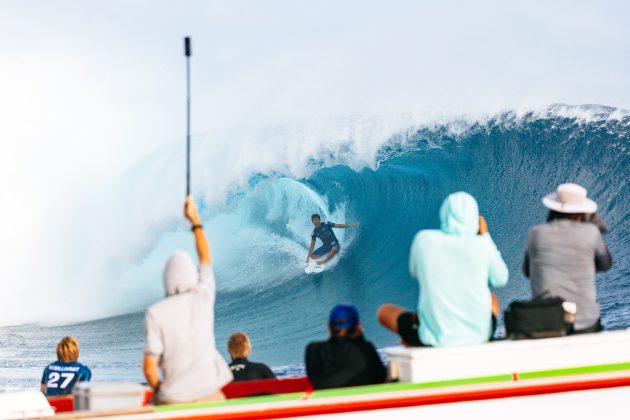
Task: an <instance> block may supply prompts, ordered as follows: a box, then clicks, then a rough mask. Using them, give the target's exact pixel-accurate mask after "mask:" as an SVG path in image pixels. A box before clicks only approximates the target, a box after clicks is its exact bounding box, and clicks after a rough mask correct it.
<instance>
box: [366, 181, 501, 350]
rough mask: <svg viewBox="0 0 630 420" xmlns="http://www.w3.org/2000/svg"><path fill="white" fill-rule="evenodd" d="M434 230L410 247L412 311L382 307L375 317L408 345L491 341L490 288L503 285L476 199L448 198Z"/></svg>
mask: <svg viewBox="0 0 630 420" xmlns="http://www.w3.org/2000/svg"><path fill="white" fill-rule="evenodd" d="M440 221H441V227H440V229H439V230H421V231H420V232H418V233H417V234H416V236H415V238H414V240H413V243H412V245H411V252H410V255H409V271H410V273H411V276H412V277H414V278H416V279H417V280H418V283H419V285H420V298H419V302H418V312H417V313H412V312H408V311H406V310H405V309H403V308H400V307H398V306H394V305H383V306H381V307H380V308H379V310H378V319H379V321H380V322H381V324H383V325H384V326H385V327H386V328H388V329H389V330H391V331H393V332H394V333H396V334H398V335H399V336H400V337H401V338H402V342H403V344H405V345H409V346H435V347H442V346H459V345H468V344H478V343H483V342H486V341H488V340H490V339H492V336H493V334H494V327H495V326H496V319H497V317H498V313H499V303H498V300H497V299H496V297H495V296H494V294H492V293H491V292H490V287H502V286H504V285H505V284H506V283H507V281H508V269H507V267H506V265H505V262H503V259H502V258H501V253H500V252H499V251H498V250H497V247H496V246H495V244H494V242H493V241H492V238H491V237H490V234H489V233H488V227H487V225H486V222H485V220H484V219H483V218H482V217H480V216H479V208H478V206H477V201H476V200H475V199H474V198H473V197H472V196H471V195H470V194H467V193H465V192H457V193H453V194H451V195H449V196H448V197H447V198H446V199H445V200H444V202H443V203H442V206H441V208H440Z"/></svg>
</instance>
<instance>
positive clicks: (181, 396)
mask: <svg viewBox="0 0 630 420" xmlns="http://www.w3.org/2000/svg"><path fill="white" fill-rule="evenodd" d="M184 215H185V216H186V218H187V219H188V220H189V221H190V223H191V224H192V231H193V234H194V235H195V245H196V248H197V255H198V256H199V269H198V270H197V268H196V267H195V265H194V263H193V261H192V259H191V258H190V256H189V255H188V254H187V253H186V252H183V251H178V252H176V253H175V254H173V256H172V257H171V258H170V260H169V261H168V263H167V264H166V268H165V270H164V288H165V290H166V298H165V299H163V300H161V301H160V302H157V303H156V304H154V305H152V306H151V307H150V308H149V309H148V310H147V313H146V317H145V334H146V335H145V347H144V362H143V370H144V376H145V378H146V380H147V383H148V384H149V386H150V387H151V388H152V389H153V392H154V402H155V403H156V404H169V403H183V402H196V401H214V400H221V399H224V398H225V396H224V395H223V393H222V392H221V389H222V388H223V386H225V385H226V384H227V383H229V382H230V381H232V372H231V371H230V369H229V368H228V366H227V363H226V362H225V360H223V358H222V357H221V355H220V354H219V352H218V351H217V348H216V344H215V339H214V303H215V294H216V285H215V280H214V273H213V271H212V265H211V264H212V263H211V259H210V248H209V246H208V241H207V239H206V237H205V235H204V232H203V227H202V226H201V223H200V219H199V214H198V213H197V206H196V205H195V202H194V201H193V199H192V197H190V196H188V197H187V198H186V205H185V207H184ZM158 367H159V369H160V370H161V371H162V378H163V379H162V380H160V376H159V373H158Z"/></svg>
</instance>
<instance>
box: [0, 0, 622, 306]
mask: <svg viewBox="0 0 630 420" xmlns="http://www.w3.org/2000/svg"><path fill="white" fill-rule="evenodd" d="M628 22H630V3H628V2H627V1H571V0H566V1H554V2H552V1H526V2H523V1H519V2H506V1H478V2H471V1H465V0H462V1H433V2H426V1H396V0H381V1H367V0H354V1H350V0H345V1H339V0H335V1H301V0H284V1H276V0H266V1H254V0H252V1H235V0H224V1H178V2H174V1H155V0H146V1H145V0H143V1H139V0H113V1H112V0H108V1H101V2H98V1H80V0H72V1H71V0H59V1H48V0H40V1H37V0H0V39H1V40H2V41H0V187H1V189H0V197H1V199H2V203H3V205H2V208H1V209H0V232H2V241H1V242H0V244H1V245H0V252H2V255H3V256H4V257H3V258H2V259H0V260H1V261H0V276H1V277H2V278H3V281H4V279H7V278H12V279H22V278H30V277H33V276H38V275H41V273H38V272H34V271H29V272H28V273H27V272H26V271H25V270H26V267H29V266H32V265H34V264H37V263H38V261H41V257H40V256H39V255H33V249H34V247H33V244H34V243H36V242H37V241H38V240H39V238H40V233H41V231H42V230H43V229H48V228H49V227H50V226H51V225H54V224H55V220H54V219H53V220H51V218H50V214H51V209H53V208H54V209H56V210H57V211H64V212H66V214H67V215H68V217H70V218H72V217H77V218H79V217H83V218H85V217H86V215H80V214H74V213H73V208H74V207H75V206H74V203H73V199H74V197H75V196H74V194H75V193H76V192H77V191H85V190H98V188H100V187H101V186H102V185H104V184H108V183H110V182H111V181H112V180H113V179H115V178H116V177H118V176H119V175H120V174H121V173H123V172H124V171H126V170H129V169H130V168H133V167H134V165H135V164H136V163H137V162H138V161H140V160H141V159H142V158H143V157H145V156H147V155H148V154H150V153H152V152H154V151H156V150H158V149H160V148H161V147H164V146H165V145H167V144H170V143H172V142H174V141H176V140H180V139H181V138H183V136H184V133H185V132H184V129H185V119H184V118H185V113H184V111H185V108H184V105H185V102H184V100H185V98H184V86H185V85H184V81H185V79H184V75H185V73H184V63H185V62H184V57H183V51H182V49H183V46H182V43H183V41H182V38H183V36H185V35H190V36H192V38H193V62H192V73H193V131H194V132H196V133H205V132H208V131H211V130H219V129H225V128H227V127H233V126H248V125H253V126H269V125H274V124H278V123H284V122H291V121H308V120H313V119H317V118H321V117H328V116H337V115H382V114H393V113H405V112H424V113H426V114H428V115H436V116H440V115H457V114H462V113H465V114H474V115H482V114H484V113H491V112H496V111H499V110H502V109H509V108H516V109H527V108H530V107H539V106H544V105H545V104H549V103H556V102H564V103H569V104H584V103H598V104H604V105H610V106H615V107H620V108H625V109H630V77H629V76H628V74H630V73H629V69H630V25H629V24H628ZM95 222H98V221H95ZM57 234H59V235H62V233H61V232H59V233H57ZM45 245H46V246H54V244H45ZM46 246H44V247H38V248H37V249H40V250H41V249H46ZM39 252H41V251H39ZM5 296H6V294H5ZM1 303H2V301H1V300H0V304H1ZM0 306H1V305H0Z"/></svg>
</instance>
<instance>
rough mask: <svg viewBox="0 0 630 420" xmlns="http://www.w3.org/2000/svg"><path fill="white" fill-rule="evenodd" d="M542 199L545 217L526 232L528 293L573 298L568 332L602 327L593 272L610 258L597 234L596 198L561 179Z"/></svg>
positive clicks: (599, 221) (600, 224)
mask: <svg viewBox="0 0 630 420" xmlns="http://www.w3.org/2000/svg"><path fill="white" fill-rule="evenodd" d="M542 202H543V205H544V206H545V207H547V208H548V209H549V210H550V211H549V216H548V217H547V223H545V224H542V225H537V226H534V227H533V228H531V229H530V231H529V232H528V233H527V245H526V250H525V258H524V260H523V273H524V274H525V276H527V277H529V279H530V280H531V287H532V295H533V297H534V298H535V297H537V296H543V295H550V296H555V297H560V298H562V299H564V300H565V301H568V302H575V304H576V305H577V313H576V316H575V325H574V331H573V333H588V332H596V331H601V330H602V325H601V321H600V309H599V305H598V304H597V301H596V290H595V272H597V271H607V270H609V269H610V267H611V265H612V258H611V256H610V252H609V251H608V248H607V247H606V244H605V243H604V240H603V238H602V234H604V233H606V231H607V227H606V225H605V224H604V222H603V221H602V219H601V218H600V217H599V216H598V215H597V214H596V211H597V204H596V203H595V202H594V201H593V200H590V199H588V198H587V194H586V189H585V188H583V187H581V186H580V185H577V184H560V185H559V186H558V187H557V189H556V192H554V193H551V194H548V195H546V196H545V197H544V198H543V199H542Z"/></svg>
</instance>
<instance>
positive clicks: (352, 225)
mask: <svg viewBox="0 0 630 420" xmlns="http://www.w3.org/2000/svg"><path fill="white" fill-rule="evenodd" d="M357 226H359V222H357V223H352V224H344V223H335V224H334V225H333V227H334V228H339V229H346V228H353V227H357Z"/></svg>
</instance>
